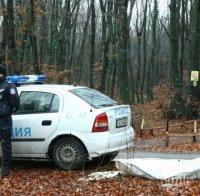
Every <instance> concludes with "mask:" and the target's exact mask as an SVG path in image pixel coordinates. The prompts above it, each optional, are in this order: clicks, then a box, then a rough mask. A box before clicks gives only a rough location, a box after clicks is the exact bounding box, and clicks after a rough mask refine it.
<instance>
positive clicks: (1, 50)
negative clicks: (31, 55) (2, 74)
mask: <svg viewBox="0 0 200 196" xmlns="http://www.w3.org/2000/svg"><path fill="white" fill-rule="evenodd" d="M0 5H1V8H2V13H3V20H2V42H1V45H0V63H1V64H2V63H5V60H6V57H5V55H6V43H7V32H8V30H7V28H8V19H7V13H6V6H5V3H4V0H1V4H0Z"/></svg>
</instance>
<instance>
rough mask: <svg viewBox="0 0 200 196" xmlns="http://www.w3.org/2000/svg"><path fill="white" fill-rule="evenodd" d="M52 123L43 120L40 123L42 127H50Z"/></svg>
mask: <svg viewBox="0 0 200 196" xmlns="http://www.w3.org/2000/svg"><path fill="white" fill-rule="evenodd" d="M51 123H52V121H51V120H43V121H42V126H49V125H51Z"/></svg>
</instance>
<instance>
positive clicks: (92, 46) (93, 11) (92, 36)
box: [89, 0, 96, 88]
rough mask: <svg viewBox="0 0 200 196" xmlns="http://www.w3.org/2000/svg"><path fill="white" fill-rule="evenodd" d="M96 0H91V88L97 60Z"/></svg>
mask: <svg viewBox="0 0 200 196" xmlns="http://www.w3.org/2000/svg"><path fill="white" fill-rule="evenodd" d="M94 2H95V1H94V0H91V5H90V9H91V38H90V66H89V86H90V88H93V87H94V78H93V77H94V62H95V31H96V24H95V17H96V16H95V6H94Z"/></svg>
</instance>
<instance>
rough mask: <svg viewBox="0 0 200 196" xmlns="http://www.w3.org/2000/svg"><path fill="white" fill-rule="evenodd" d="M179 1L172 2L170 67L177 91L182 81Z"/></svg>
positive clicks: (172, 80) (172, 82)
mask: <svg viewBox="0 0 200 196" xmlns="http://www.w3.org/2000/svg"><path fill="white" fill-rule="evenodd" d="M177 5H178V0H171V3H170V46H171V49H170V53H171V57H170V65H171V74H170V76H171V84H172V87H173V88H174V90H175V91H177V90H180V88H181V80H180V72H179V66H178V65H179V63H178V54H179V28H180V25H179V10H178V6H177Z"/></svg>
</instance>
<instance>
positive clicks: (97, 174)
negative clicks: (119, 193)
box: [79, 171, 121, 181]
mask: <svg viewBox="0 0 200 196" xmlns="http://www.w3.org/2000/svg"><path fill="white" fill-rule="evenodd" d="M119 174H121V172H120V171H105V172H93V173H91V174H89V175H88V176H87V177H83V178H80V179H79V180H80V181H89V180H101V179H104V178H114V177H115V176H117V175H119Z"/></svg>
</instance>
